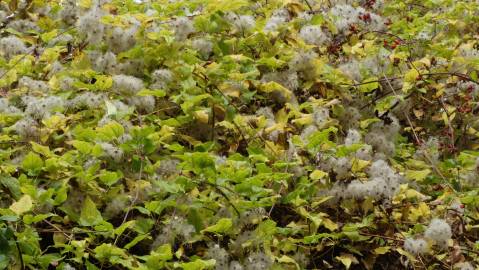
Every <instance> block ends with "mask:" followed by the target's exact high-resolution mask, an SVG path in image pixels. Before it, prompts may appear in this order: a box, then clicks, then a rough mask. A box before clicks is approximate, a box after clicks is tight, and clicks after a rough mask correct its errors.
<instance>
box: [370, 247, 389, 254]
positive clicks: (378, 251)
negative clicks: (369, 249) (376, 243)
mask: <svg viewBox="0 0 479 270" xmlns="http://www.w3.org/2000/svg"><path fill="white" fill-rule="evenodd" d="M389 250H391V247H378V248H376V249H374V254H377V255H383V254H386V253H388V252H389Z"/></svg>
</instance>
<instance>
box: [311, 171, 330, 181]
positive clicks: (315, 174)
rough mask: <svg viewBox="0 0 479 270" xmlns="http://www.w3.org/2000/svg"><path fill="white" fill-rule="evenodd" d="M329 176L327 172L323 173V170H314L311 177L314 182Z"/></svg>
mask: <svg viewBox="0 0 479 270" xmlns="http://www.w3.org/2000/svg"><path fill="white" fill-rule="evenodd" d="M327 175H328V173H326V172H323V171H321V170H314V171H313V172H312V173H311V174H310V175H309V177H310V178H311V179H313V180H318V179H321V178H323V177H326V176H327Z"/></svg>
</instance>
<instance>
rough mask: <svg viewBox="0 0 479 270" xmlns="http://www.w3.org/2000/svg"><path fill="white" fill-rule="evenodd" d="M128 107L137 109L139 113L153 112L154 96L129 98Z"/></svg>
mask: <svg viewBox="0 0 479 270" xmlns="http://www.w3.org/2000/svg"><path fill="white" fill-rule="evenodd" d="M128 105H130V106H134V107H136V109H137V110H139V111H145V112H152V111H153V110H154V109H155V97H154V96H134V97H130V98H128Z"/></svg>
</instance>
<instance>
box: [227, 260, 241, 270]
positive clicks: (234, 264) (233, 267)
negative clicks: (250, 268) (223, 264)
mask: <svg viewBox="0 0 479 270" xmlns="http://www.w3.org/2000/svg"><path fill="white" fill-rule="evenodd" d="M243 269H244V267H243V265H241V263H240V262H238V261H231V263H230V267H229V270H243Z"/></svg>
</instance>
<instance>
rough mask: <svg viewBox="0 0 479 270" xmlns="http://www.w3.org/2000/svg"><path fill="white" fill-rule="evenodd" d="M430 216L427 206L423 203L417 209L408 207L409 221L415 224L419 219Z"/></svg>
mask: <svg viewBox="0 0 479 270" xmlns="http://www.w3.org/2000/svg"><path fill="white" fill-rule="evenodd" d="M430 214H431V210H430V209H429V206H428V205H427V204H426V203H425V202H420V203H419V205H418V206H417V207H412V206H411V207H410V209H409V220H410V221H411V222H417V221H418V220H419V218H425V217H428V216H429V215H430Z"/></svg>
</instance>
